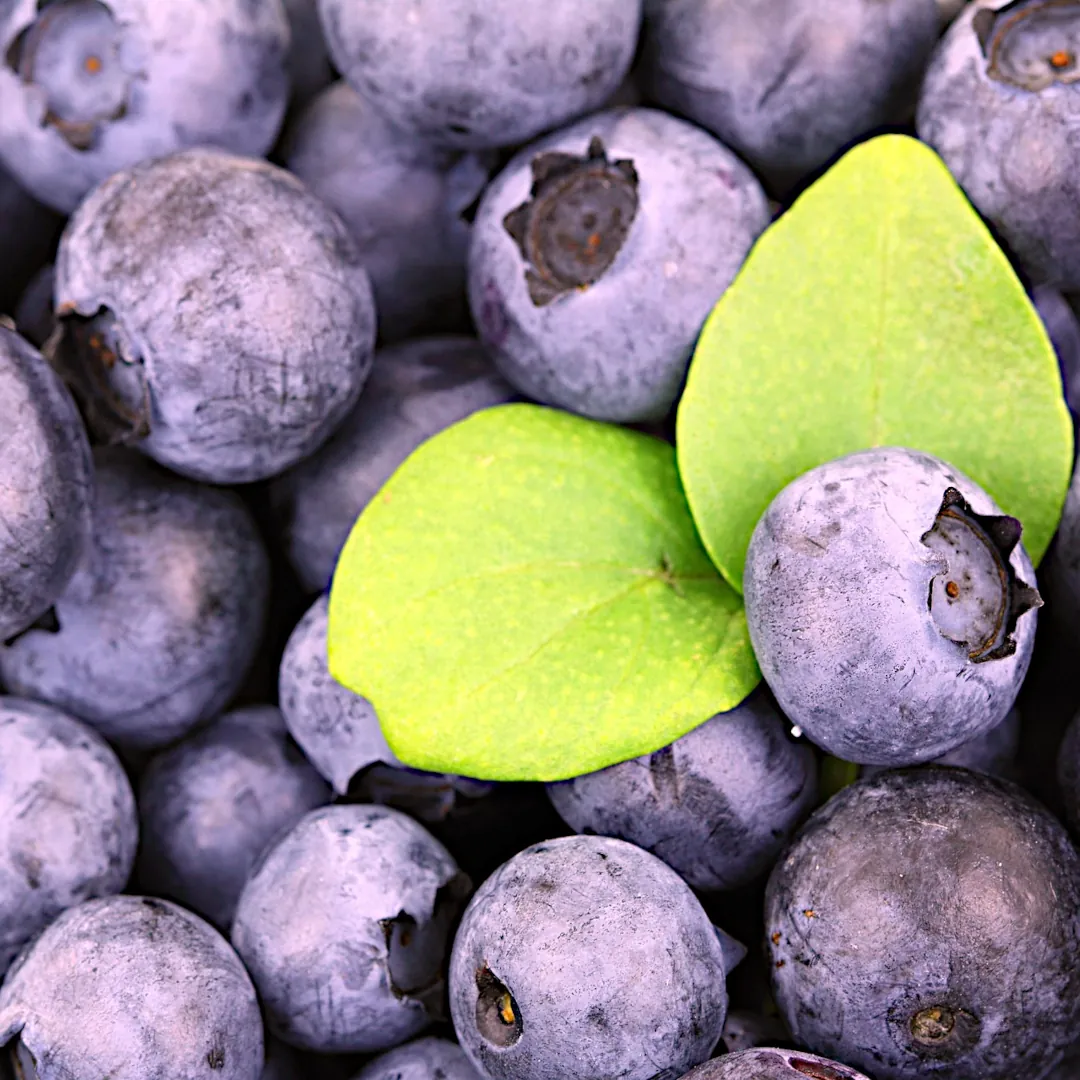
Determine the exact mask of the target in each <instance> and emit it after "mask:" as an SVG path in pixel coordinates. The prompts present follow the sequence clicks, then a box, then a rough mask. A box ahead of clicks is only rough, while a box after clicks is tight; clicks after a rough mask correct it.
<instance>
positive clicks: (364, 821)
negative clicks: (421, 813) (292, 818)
mask: <svg viewBox="0 0 1080 1080" xmlns="http://www.w3.org/2000/svg"><path fill="white" fill-rule="evenodd" d="M468 889H469V884H468V880H467V879H466V878H464V877H463V875H461V874H460V872H459V871H458V868H457V865H456V863H455V862H454V860H453V858H452V857H451V856H450V853H449V852H448V851H447V850H446V848H444V847H443V846H442V844H440V843H439V842H438V841H437V840H436V839H435V838H434V837H433V836H431V834H430V833H428V832H427V831H426V830H425V829H424V828H423V826H421V825H418V824H417V823H416V822H415V821H413V820H412V818H410V817H407V816H406V815H405V814H402V813H400V812H399V811H397V810H391V809H388V808H386V807H381V806H366V805H338V806H328V807H324V808H322V809H320V810H313V811H311V812H310V813H308V814H306V815H305V816H304V817H303V818H302V819H301V820H300V821H299V822H298V823H297V824H296V825H295V826H294V827H293V828H292V829H291V830H290V831H289V832H288V833H286V834H285V835H284V836H282V837H279V838H278V839H277V840H276V841H275V842H274V843H273V844H272V845H271V846H270V847H269V848H268V849H267V850H266V851H265V852H264V853H263V855H262V857H261V859H260V860H259V862H258V863H257V864H256V866H255V868H254V869H253V870H252V873H251V875H250V877H249V878H248V881H247V884H246V885H245V886H244V891H243V892H242V893H241V895H240V902H239V905H238V906H237V909H236V918H235V920H234V921H233V926H232V941H233V945H234V946H235V947H236V950H237V952H238V953H239V954H240V956H241V957H242V958H243V960H244V963H245V964H246V965H247V969H248V971H250V972H251V976H252V978H253V979H254V981H255V985H256V987H257V988H258V991H259V997H260V999H261V1001H262V1004H263V1008H264V1010H265V1013H266V1017H267V1024H268V1027H269V1028H270V1030H271V1031H272V1032H273V1033H274V1034H275V1035H277V1036H278V1037H279V1038H281V1039H283V1040H284V1041H285V1042H287V1043H289V1044H291V1045H293V1046H297V1047H299V1048H300V1049H304V1050H314V1051H318V1052H322V1053H343V1052H348V1051H364V1052H372V1051H378V1050H388V1049H390V1048H391V1047H393V1046H397V1045H398V1044H400V1043H402V1042H404V1041H405V1040H406V1039H409V1038H411V1037H412V1036H414V1035H417V1034H419V1033H420V1032H421V1031H422V1030H423V1029H424V1028H426V1027H427V1026H428V1024H429V1023H430V1022H431V1020H432V1019H433V1018H434V1016H435V1015H437V1009H438V1007H439V1003H440V1002H441V998H442V995H443V993H444V991H445V983H444V979H443V974H442V972H443V964H444V958H445V953H446V951H447V949H448V944H449V943H448V935H449V933H450V931H451V928H452V925H453V922H454V920H455V919H456V917H457V915H458V912H459V910H460V906H461V904H462V903H463V901H464V896H465V894H466V893H467V892H468ZM433 1010H434V1011H433Z"/></svg>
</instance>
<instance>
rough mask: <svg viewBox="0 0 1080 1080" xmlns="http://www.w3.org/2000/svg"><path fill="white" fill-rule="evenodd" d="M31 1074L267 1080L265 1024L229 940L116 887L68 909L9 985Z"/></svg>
mask: <svg viewBox="0 0 1080 1080" xmlns="http://www.w3.org/2000/svg"><path fill="white" fill-rule="evenodd" d="M5 1043H9V1044H10V1050H11V1053H12V1055H13V1057H14V1060H15V1063H16V1072H17V1075H18V1076H19V1077H20V1078H21V1080H103V1078H104V1077H108V1078H109V1080H203V1078H206V1080H210V1078H213V1080H259V1076H260V1072H261V1070H262V1065H263V1030H262V1021H261V1019H260V1017H259V1007H258V1003H257V1001H256V998H255V990H254V987H253V986H252V984H251V979H250V978H249V977H248V975H247V972H246V971H244V968H243V965H242V964H241V963H240V960H239V958H238V957H237V955H236V953H235V952H233V950H232V949H231V948H230V947H229V943H228V942H227V941H226V940H225V939H224V938H223V937H222V936H221V935H220V934H219V933H218V932H217V931H216V930H214V929H213V928H212V927H210V926H209V925H208V924H207V923H205V922H203V920H202V919H200V918H199V917H198V916H196V915H192V914H191V913H190V912H188V911H185V910H184V909H183V908H181V907H177V906H176V905H175V904H171V903H169V902H168V901H165V900H155V899H151V898H149V897H143V896H110V897H106V898H104V899H101V900H87V901H86V902H85V903H82V904H80V905H79V906H78V907H75V908H71V909H70V910H69V911H66V912H64V914H62V915H61V916H60V917H59V918H57V919H56V920H55V921H54V922H53V923H52V924H50V926H49V928H48V929H47V930H46V931H45V932H44V933H43V934H42V935H41V936H40V937H39V938H38V939H37V940H36V941H35V942H34V943H33V944H32V945H31V946H30V947H29V948H28V949H26V950H25V951H24V952H23V953H22V954H21V956H20V957H19V959H18V960H17V961H16V962H15V965H14V966H13V967H12V968H11V970H10V971H9V972H8V976H7V979H6V980H5V981H4V984H3V986H2V987H0V1045H3V1044H5Z"/></svg>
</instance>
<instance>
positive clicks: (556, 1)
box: [319, 0, 642, 150]
mask: <svg viewBox="0 0 1080 1080" xmlns="http://www.w3.org/2000/svg"><path fill="white" fill-rule="evenodd" d="M641 8H642V5H641V0H592V2H591V3H588V4H581V3H577V2H576V0H548V3H546V4H544V5H536V6H533V5H522V4H521V3H520V2H519V0H442V2H440V3H438V4H425V3H416V2H413V3H403V4H387V3H384V2H383V0H319V12H320V14H321V16H322V20H323V28H324V30H325V33H326V41H327V44H328V45H329V48H330V55H331V57H332V58H333V60H334V62H335V64H336V65H337V68H338V70H339V71H340V72H341V73H342V75H343V76H344V77H345V78H346V80H348V82H349V83H350V84H351V85H352V86H353V87H354V88H355V89H356V90H357V91H358V92H359V93H361V94H363V95H364V97H366V98H367V99H368V100H369V101H370V102H371V103H372V104H373V105H375V106H376V107H377V108H378V109H379V110H380V111H381V112H382V113H383V114H384V115H385V116H386V117H387V119H388V120H390V121H391V122H392V123H393V124H395V125H396V126H397V127H400V128H402V129H403V130H405V131H408V132H411V133H413V134H415V135H417V136H419V137H420V138H422V139H424V140H425V141H427V142H430V143H432V144H434V145H437V146H448V147H456V148H459V149H470V150H475V149H483V148H487V147H496V146H514V145H516V144H518V143H523V142H525V141H527V140H528V139H532V138H534V137H535V136H536V135H539V134H540V133H541V132H542V131H547V130H549V129H551V128H554V127H557V126H558V125H560V124H565V123H567V122H568V121H570V120H573V119H574V118H576V117H578V116H581V115H582V114H584V113H587V112H590V111H592V110H594V109H598V108H599V107H600V106H601V105H603V104H604V102H605V101H607V99H608V98H609V97H611V95H612V94H613V93H614V92H615V90H616V88H617V87H618V86H619V83H620V82H622V80H623V77H624V76H625V75H626V73H627V72H628V71H629V69H630V63H631V61H632V60H633V57H634V50H635V48H636V46H637V40H638V31H639V29H640V25H641Z"/></svg>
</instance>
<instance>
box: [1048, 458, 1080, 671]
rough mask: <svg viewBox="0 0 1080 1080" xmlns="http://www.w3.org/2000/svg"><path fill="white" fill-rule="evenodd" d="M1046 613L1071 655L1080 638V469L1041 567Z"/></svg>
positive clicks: (1076, 473)
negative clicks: (1076, 640)
mask: <svg viewBox="0 0 1080 1080" xmlns="http://www.w3.org/2000/svg"><path fill="white" fill-rule="evenodd" d="M1039 579H1040V582H1041V585H1042V587H1043V589H1044V591H1045V593H1046V611H1047V615H1048V617H1049V619H1050V621H1051V622H1052V623H1053V625H1054V628H1055V629H1056V630H1058V631H1059V634H1060V637H1061V638H1062V641H1063V643H1064V642H1068V643H1069V648H1070V651H1071V650H1073V649H1075V644H1074V640H1073V639H1075V638H1076V637H1077V636H1080V469H1078V468H1076V467H1074V468H1073V475H1072V480H1071V481H1070V482H1069V490H1068V492H1067V493H1066V495H1065V505H1064V506H1063V507H1062V510H1061V520H1060V521H1059V522H1058V527H1057V532H1056V533H1055V534H1054V542H1053V544H1052V545H1051V546H1050V549H1049V551H1048V552H1047V553H1046V558H1045V559H1043V561H1042V564H1041V565H1040V567H1039Z"/></svg>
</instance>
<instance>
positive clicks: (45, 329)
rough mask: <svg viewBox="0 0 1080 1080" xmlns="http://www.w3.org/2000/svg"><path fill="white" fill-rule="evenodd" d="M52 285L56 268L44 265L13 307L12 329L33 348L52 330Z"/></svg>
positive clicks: (42, 342) (48, 336)
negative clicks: (13, 324) (13, 325)
mask: <svg viewBox="0 0 1080 1080" xmlns="http://www.w3.org/2000/svg"><path fill="white" fill-rule="evenodd" d="M55 285H56V267H55V266H54V265H53V264H52V263H46V264H45V265H44V266H43V267H41V269H40V270H38V271H37V273H35V274H34V276H33V277H32V278H31V279H30V280H29V281H28V282H27V283H26V288H25V289H24V290H23V292H22V294H21V295H20V296H19V302H18V304H16V306H15V329H16V330H18V332H19V333H20V334H22V336H23V337H24V338H26V340H27V341H29V342H30V343H31V344H32V345H33V346H34V347H35V348H37V349H41V348H43V347H44V345H45V343H46V342H47V341H48V340H49V338H50V337H52V334H53V331H54V330H55V329H56V314H55V312H54V310H53V290H54V287H55ZM80 423H81V421H80Z"/></svg>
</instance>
